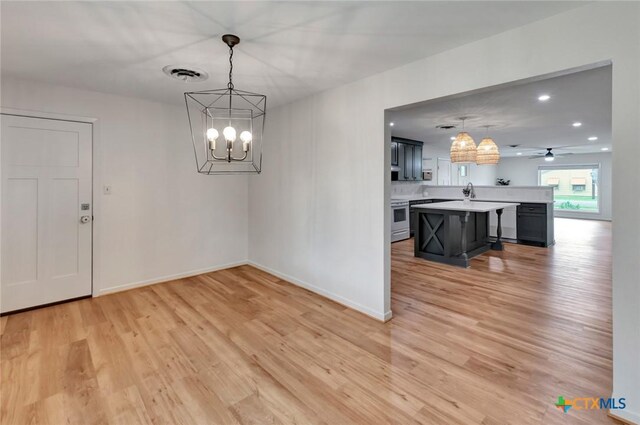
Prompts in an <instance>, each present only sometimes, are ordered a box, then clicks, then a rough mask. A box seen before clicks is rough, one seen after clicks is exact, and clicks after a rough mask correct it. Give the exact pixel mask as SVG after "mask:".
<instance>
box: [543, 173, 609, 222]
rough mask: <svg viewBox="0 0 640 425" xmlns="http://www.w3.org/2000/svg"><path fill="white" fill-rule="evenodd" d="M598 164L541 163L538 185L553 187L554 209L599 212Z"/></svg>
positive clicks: (573, 211)
mask: <svg viewBox="0 0 640 425" xmlns="http://www.w3.org/2000/svg"><path fill="white" fill-rule="evenodd" d="M599 171H600V166H599V165H595V164H594V165H543V166H540V167H538V185H539V186H551V187H553V189H554V190H553V192H554V194H553V199H554V209H555V210H556V211H563V212H566V213H596V214H597V213H599V212H600V202H599V182H598V175H599Z"/></svg>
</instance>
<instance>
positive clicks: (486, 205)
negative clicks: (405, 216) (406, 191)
mask: <svg viewBox="0 0 640 425" xmlns="http://www.w3.org/2000/svg"><path fill="white" fill-rule="evenodd" d="M518 205H520V204H519V203H514V202H481V201H473V202H470V203H468V204H465V203H464V202H463V201H450V202H437V203H435V204H424V205H414V206H413V207H412V208H423V209H429V210H449V211H469V212H489V211H495V210H501V209H504V208H509V207H517V206H518Z"/></svg>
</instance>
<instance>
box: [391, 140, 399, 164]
mask: <svg viewBox="0 0 640 425" xmlns="http://www.w3.org/2000/svg"><path fill="white" fill-rule="evenodd" d="M391 166H392V167H397V166H398V142H391Z"/></svg>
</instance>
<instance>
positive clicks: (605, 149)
mask: <svg viewBox="0 0 640 425" xmlns="http://www.w3.org/2000/svg"><path fill="white" fill-rule="evenodd" d="M600 150H601V151H608V150H609V148H602V149H600Z"/></svg>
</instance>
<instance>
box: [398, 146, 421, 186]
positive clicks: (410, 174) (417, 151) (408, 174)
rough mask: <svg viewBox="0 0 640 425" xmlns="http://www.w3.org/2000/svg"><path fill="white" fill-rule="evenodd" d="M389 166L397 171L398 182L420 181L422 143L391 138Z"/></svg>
mask: <svg viewBox="0 0 640 425" xmlns="http://www.w3.org/2000/svg"><path fill="white" fill-rule="evenodd" d="M391 166H392V167H395V169H396V170H397V171H398V180H401V181H419V180H422V142H419V141H417V140H410V139H402V138H400V137H392V138H391Z"/></svg>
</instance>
